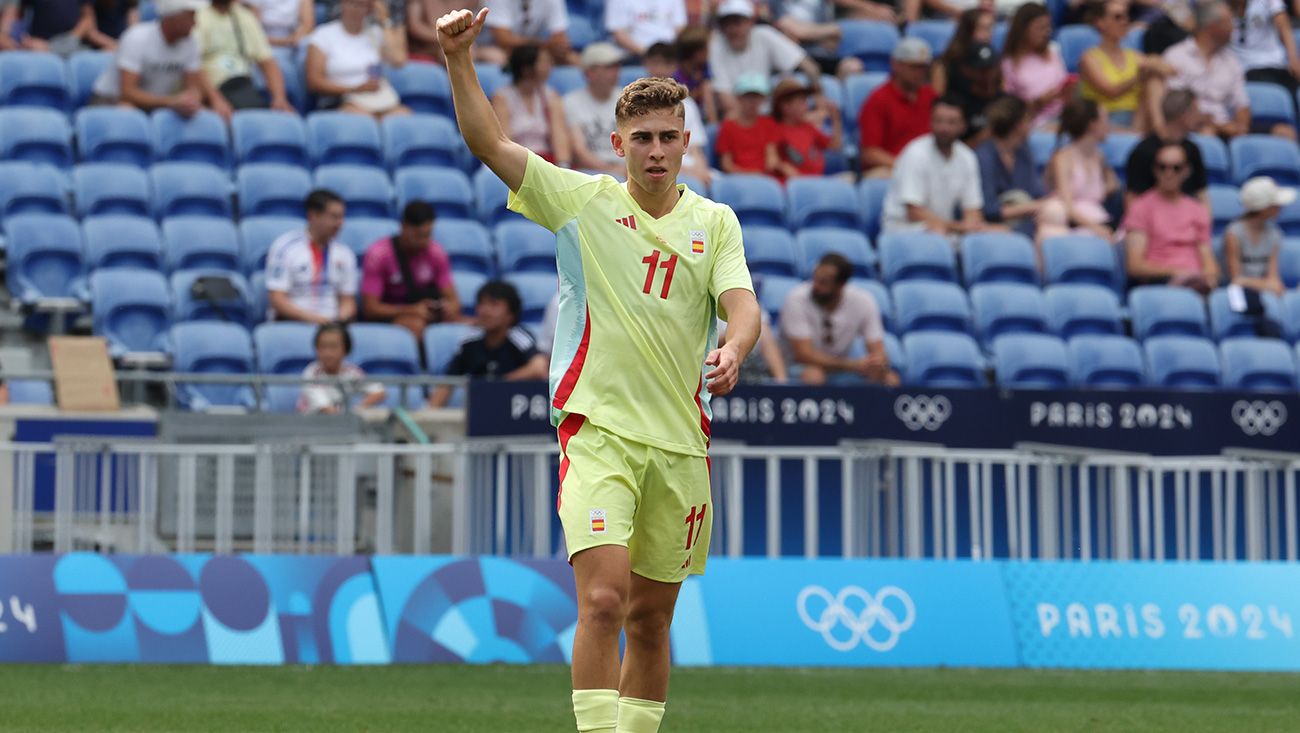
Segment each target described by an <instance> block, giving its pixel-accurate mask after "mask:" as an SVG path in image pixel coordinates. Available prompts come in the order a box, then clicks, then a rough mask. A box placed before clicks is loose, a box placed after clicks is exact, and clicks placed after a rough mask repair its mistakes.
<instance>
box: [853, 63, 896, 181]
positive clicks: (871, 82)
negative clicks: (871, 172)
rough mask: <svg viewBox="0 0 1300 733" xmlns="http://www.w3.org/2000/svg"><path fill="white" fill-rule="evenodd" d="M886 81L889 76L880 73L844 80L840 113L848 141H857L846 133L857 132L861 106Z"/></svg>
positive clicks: (856, 75) (855, 75)
mask: <svg viewBox="0 0 1300 733" xmlns="http://www.w3.org/2000/svg"><path fill="white" fill-rule="evenodd" d="M886 81H889V74H887V73H884V72H881V71H868V72H866V73H865V74H854V75H853V76H850V77H848V78H847V79H845V80H844V108H843V110H841V111H842V113H843V114H844V131H845V134H846V135H847V136H848V137H850V139H854V140H856V139H857V136H856V135H848V133H850V132H856V131H857V129H858V113H859V112H861V111H862V105H864V104H866V103H867V98H868V97H870V96H871V95H872V93H873V92H875V91H876V89H877V88H878V87H879V86H880V85H881V84H884V83H885V82H886ZM864 182H865V181H864Z"/></svg>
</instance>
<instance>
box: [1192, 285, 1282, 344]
mask: <svg viewBox="0 0 1300 733" xmlns="http://www.w3.org/2000/svg"><path fill="white" fill-rule="evenodd" d="M1260 300H1261V301H1263V304H1264V318H1266V319H1268V320H1269V321H1272V322H1273V324H1275V325H1276V326H1278V327H1279V328H1280V327H1281V325H1282V303H1281V301H1279V300H1278V298H1277V296H1276V295H1274V294H1273V293H1260ZM1209 310H1210V335H1211V336H1212V337H1213V338H1214V340H1215V341H1222V340H1224V339H1227V338H1236V337H1241V336H1255V335H1256V323H1257V320H1258V319H1257V318H1256V317H1253V316H1247V315H1246V314H1244V313H1236V312H1234V311H1233V310H1232V307H1231V306H1230V305H1229V304H1228V291H1227V290H1226V289H1224V288H1219V289H1218V290H1215V291H1214V292H1213V293H1210V300H1209Z"/></svg>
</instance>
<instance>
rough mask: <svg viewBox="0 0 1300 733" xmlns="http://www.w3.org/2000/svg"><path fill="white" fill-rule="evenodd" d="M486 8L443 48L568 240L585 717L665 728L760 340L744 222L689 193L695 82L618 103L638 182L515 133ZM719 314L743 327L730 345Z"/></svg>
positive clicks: (475, 128)
mask: <svg viewBox="0 0 1300 733" xmlns="http://www.w3.org/2000/svg"><path fill="white" fill-rule="evenodd" d="M487 13H488V11H487V10H482V11H480V12H479V13H478V15H477V16H475V15H474V14H473V13H471V12H470V11H468V10H459V11H456V12H452V13H448V14H447V15H444V16H443V17H442V18H441V19H439V21H438V40H439V43H440V44H441V45H442V50H443V52H444V54H445V55H446V58H447V73H448V75H449V76H450V77H451V88H452V97H453V99H454V101H455V105H456V119H457V121H458V122H459V123H460V129H461V133H462V134H463V135H464V137H465V142H466V143H468V144H469V149H470V151H471V152H473V153H474V155H475V156H477V157H478V159H479V160H481V161H483V162H484V163H485V164H486V165H487V166H488V167H489V168H491V169H492V171H493V172H494V173H496V175H497V176H499V177H500V178H501V180H502V181H504V182H505V184H506V185H507V186H509V188H510V192H511V193H510V199H509V206H510V208H511V209H512V210H514V211H518V212H519V213H521V214H523V215H524V216H526V217H528V218H529V219H532V220H533V221H535V222H537V223H538V224H541V225H542V226H544V227H546V228H547V229H549V230H551V231H553V232H555V234H556V264H557V266H558V269H559V273H560V313H559V319H558V322H557V326H556V332H555V348H554V352H553V354H552V358H551V375H550V382H551V408H552V410H551V412H552V422H554V423H555V425H556V426H557V427H558V428H559V440H560V449H561V461H560V496H559V500H558V508H559V513H560V519H561V522H562V523H563V525H564V536H565V540H566V541H567V543H568V551H569V561H570V562H571V563H572V564H573V572H574V575H575V578H576V582H577V589H578V628H577V633H576V635H575V636H574V640H573V711H574V715H575V717H576V719H577V724H578V730H579V731H588V732H598V733H653V731H657V730H658V729H659V723H660V721H661V720H662V719H663V714H664V700H666V699H667V697H668V668H669V651H670V648H669V636H668V629H669V626H670V625H671V623H672V617H673V607H674V606H675V605H676V603H677V592H678V590H679V589H680V587H681V583H682V581H683V580H685V578H686V576H687V575H689V574H691V573H697V574H698V573H703V572H704V564H705V560H706V558H707V556H708V551H709V534H710V533H709V529H710V526H711V524H712V522H713V510H712V508H711V507H710V506H709V504H710V500H709V497H710V491H709V465H708V453H707V451H708V443H709V416H710V411H709V396H710V395H721V394H726V393H727V392H729V391H731V388H732V387H734V386H735V384H736V376H737V372H738V369H739V367H740V363H741V362H742V361H744V359H745V357H746V356H747V355H748V354H749V351H750V349H752V348H753V346H754V342H755V341H756V340H757V339H758V332H759V309H758V302H757V301H756V300H755V298H754V292H753V287H752V285H751V284H750V279H749V270H748V268H747V266H746V265H745V253H744V249H743V247H742V244H741V235H740V223H739V222H738V221H737V219H736V215H735V213H734V212H732V210H731V209H730V208H728V207H727V206H724V205H722V204H718V203H715V202H713V201H710V200H708V199H706V198H704V197H702V196H699V195H698V194H696V193H694V192H692V191H690V190H689V189H687V188H686V186H685V185H679V184H677V173H678V171H679V170H680V168H681V164H682V156H683V154H684V153H685V152H686V147H687V145H688V144H689V142H690V136H689V135H688V134H687V133H686V131H685V129H684V127H685V110H684V108H683V107H682V100H684V99H685V98H686V96H687V91H686V87H684V86H682V85H681V84H678V83H677V82H675V81H672V80H671V79H661V78H660V79H643V80H640V81H637V82H634V83H632V84H630V85H628V87H627V88H626V89H624V90H623V93H622V95H621V96H620V97H619V100H618V106H617V107H616V115H615V116H616V121H617V128H618V129H617V130H614V131H612V132H611V135H610V142H611V144H612V145H613V146H614V150H615V151H616V152H617V153H618V155H619V156H620V157H622V158H624V159H625V160H626V161H627V184H626V185H624V184H621V183H619V182H617V181H615V180H614V179H613V178H611V177H609V176H589V175H586V174H583V173H578V172H575V171H570V170H565V169H562V168H559V167H556V166H554V165H551V164H550V163H547V162H546V161H545V160H543V159H542V158H541V157H539V156H537V155H536V154H534V153H531V152H529V151H528V150H527V149H525V148H523V147H522V146H520V145H518V144H516V143H514V142H512V141H511V140H510V139H509V138H507V137H506V135H505V133H504V132H503V131H502V129H501V125H500V123H499V122H498V120H497V118H496V115H495V114H493V112H492V107H491V105H490V104H489V103H488V100H487V97H485V96H484V94H483V90H482V87H481V86H480V85H479V81H478V78H477V76H476V75H475V72H474V65H473V61H472V58H471V55H470V48H471V46H472V45H473V43H474V39H475V38H476V37H478V34H479V32H480V31H481V30H482V28H483V22H484V20H485V19H486V17H487ZM719 310H720V311H721V315H722V317H723V318H724V319H725V320H727V321H728V324H729V325H728V334H729V338H728V339H727V343H726V345H725V346H723V347H721V348H717V347H716V344H717V333H716V327H715V324H716V323H717V317H716V315H717V314H718V313H719ZM620 631H623V632H625V633H626V635H627V647H626V653H625V654H624V657H623V660H622V665H621V668H620V663H619V656H618V642H619V632H620Z"/></svg>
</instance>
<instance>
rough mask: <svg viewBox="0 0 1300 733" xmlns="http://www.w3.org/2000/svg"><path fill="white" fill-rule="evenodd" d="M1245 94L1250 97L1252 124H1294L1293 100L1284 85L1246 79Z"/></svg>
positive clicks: (1268, 125)
mask: <svg viewBox="0 0 1300 733" xmlns="http://www.w3.org/2000/svg"><path fill="white" fill-rule="evenodd" d="M1246 96H1248V97H1250V122H1251V124H1252V125H1259V126H1266V127H1272V126H1273V125H1292V126H1294V125H1295V100H1294V99H1292V98H1291V95H1290V94H1288V93H1287V90H1286V88H1285V87H1281V86H1278V85H1277V84H1271V83H1268V82H1262V81H1248V82H1246Z"/></svg>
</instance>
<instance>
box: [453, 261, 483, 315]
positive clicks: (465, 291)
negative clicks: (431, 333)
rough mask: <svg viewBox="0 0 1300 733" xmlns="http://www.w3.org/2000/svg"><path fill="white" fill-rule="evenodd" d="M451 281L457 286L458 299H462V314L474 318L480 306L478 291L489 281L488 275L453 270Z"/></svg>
mask: <svg viewBox="0 0 1300 733" xmlns="http://www.w3.org/2000/svg"><path fill="white" fill-rule="evenodd" d="M451 280H452V284H453V285H455V286H456V297H457V298H460V312H461V314H462V315H464V316H473V315H474V310H475V308H476V307H477V306H478V289H479V288H481V287H483V284H484V283H486V282H487V281H488V278H487V275H484V274H483V273H481V272H472V271H470V270H452V272H451Z"/></svg>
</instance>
